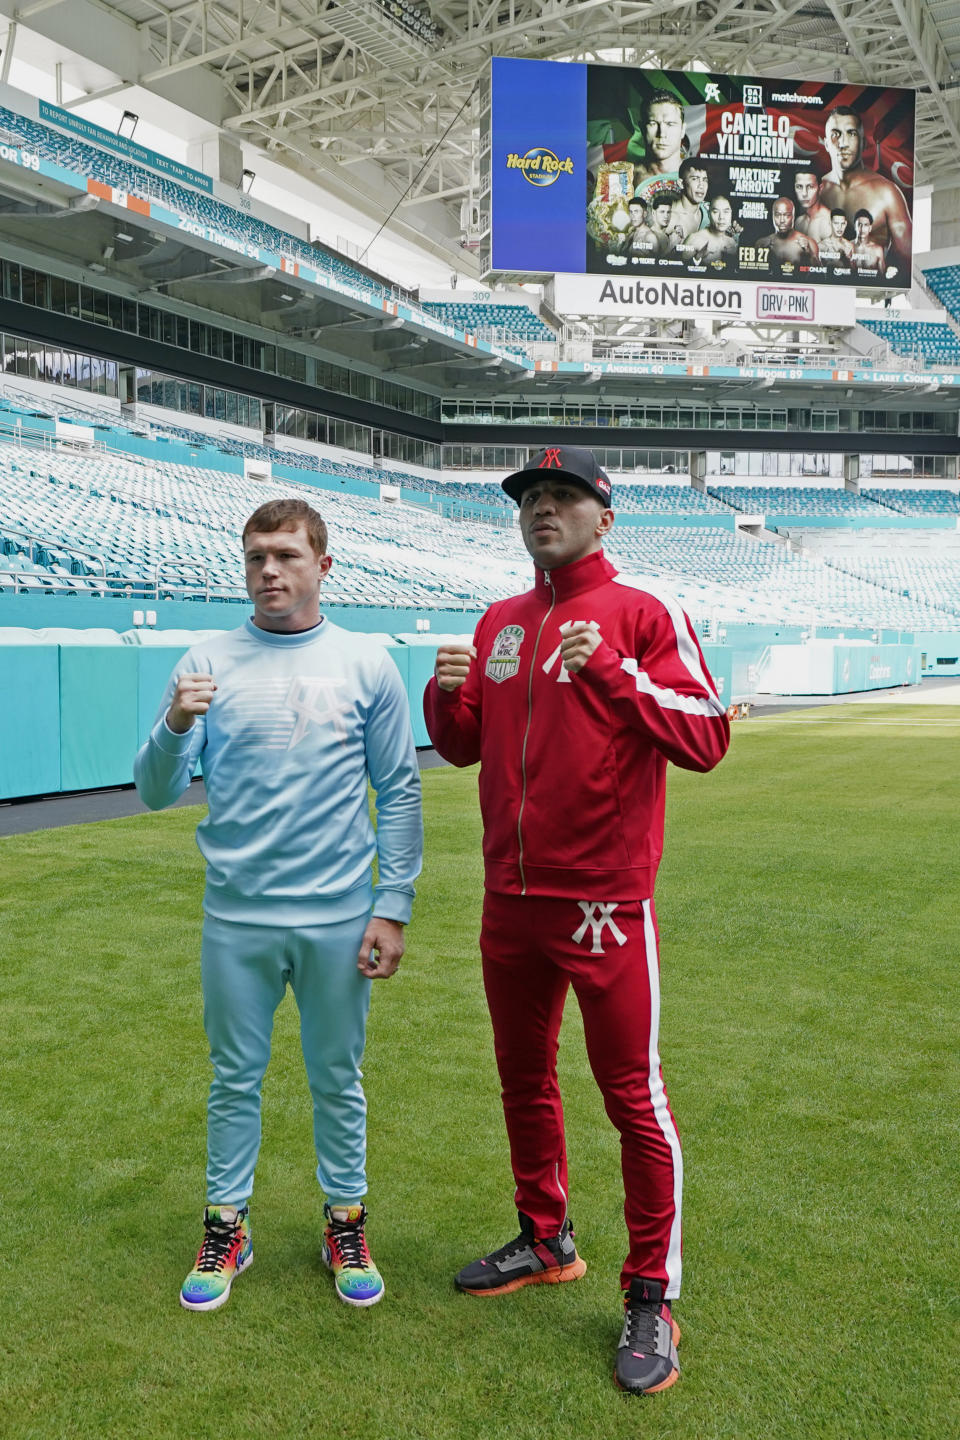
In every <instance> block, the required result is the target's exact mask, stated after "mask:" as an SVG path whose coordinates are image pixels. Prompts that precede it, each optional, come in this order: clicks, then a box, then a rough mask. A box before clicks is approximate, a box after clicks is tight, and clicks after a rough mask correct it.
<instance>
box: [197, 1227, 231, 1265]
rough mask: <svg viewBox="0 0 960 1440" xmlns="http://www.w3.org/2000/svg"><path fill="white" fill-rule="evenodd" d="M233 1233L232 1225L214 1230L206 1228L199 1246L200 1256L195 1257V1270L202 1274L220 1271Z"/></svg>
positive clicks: (225, 1260)
mask: <svg viewBox="0 0 960 1440" xmlns="http://www.w3.org/2000/svg"><path fill="white" fill-rule="evenodd" d="M235 1233H236V1232H235V1230H234V1228H233V1226H232V1225H231V1226H218V1227H217V1228H216V1229H214V1228H213V1226H208V1228H207V1233H206V1234H205V1235H204V1237H203V1244H202V1245H201V1246H200V1254H199V1255H198V1256H197V1264H196V1268H197V1269H198V1270H200V1271H203V1272H204V1273H208V1272H215V1271H217V1270H222V1269H223V1266H224V1265H225V1264H226V1263H227V1257H228V1255H229V1254H230V1250H231V1248H232V1246H233V1242H234V1236H235Z"/></svg>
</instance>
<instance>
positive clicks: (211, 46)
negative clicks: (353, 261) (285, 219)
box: [0, 0, 960, 271]
mask: <svg viewBox="0 0 960 1440" xmlns="http://www.w3.org/2000/svg"><path fill="white" fill-rule="evenodd" d="M0 14H6V15H7V16H8V17H10V19H11V20H12V21H13V22H14V23H16V24H17V25H18V26H23V27H28V28H29V29H30V30H32V31H33V32H35V33H36V34H38V35H41V36H44V37H46V38H47V39H49V40H50V41H53V42H56V43H57V44H62V45H64V46H67V47H69V48H70V50H71V51H72V52H74V53H75V54H77V55H80V56H85V57H87V58H88V59H89V61H90V62H91V65H92V66H96V74H97V79H96V80H95V81H94V82H93V84H92V85H91V87H90V88H89V90H88V92H87V93H86V95H85V96H83V97H80V98H79V99H77V100H74V101H72V102H71V104H72V105H74V106H79V105H82V104H83V103H84V100H92V99H94V98H106V97H107V96H116V97H119V98H122V97H123V95H124V93H125V92H128V91H130V90H132V89H133V87H140V88H141V89H146V90H149V91H152V92H154V93H155V94H156V95H158V96H160V97H162V98H165V99H167V100H171V101H173V102H175V103H177V104H178V105H181V106H183V107H184V108H187V109H191V110H192V111H193V112H194V113H196V114H198V115H202V116H203V118H204V119H205V120H206V121H208V122H209V123H210V124H211V125H216V126H218V127H220V128H221V129H222V130H225V131H227V132H228V133H233V134H234V135H235V136H236V137H237V138H238V139H239V140H243V141H245V142H247V143H248V144H252V145H255V146H258V147H262V148H264V149H266V150H267V151H268V152H270V153H271V154H272V155H273V156H274V157H275V158H276V159H278V160H280V161H282V162H283V163H284V164H286V165H288V166H289V167H290V168H292V169H294V170H296V171H298V172H299V173H300V174H302V175H304V176H307V177H308V178H310V179H314V180H317V181H319V182H321V183H322V184H323V185H324V186H326V187H327V188H328V189H331V190H333V191H334V192H336V193H338V194H340V195H341V196H342V197H344V198H345V199H348V200H349V201H350V202H351V203H353V204H354V205H355V206H356V207H357V209H358V210H360V211H363V212H365V213H366V214H367V215H368V216H370V217H372V218H374V219H375V220H376V221H377V222H378V223H385V222H386V221H387V220H388V219H389V220H390V223H391V226H392V228H393V229H394V230H395V231H396V232H397V233H400V234H406V235H407V236H408V237H410V238H419V239H421V240H422V239H423V238H424V236H425V235H429V237H430V241H431V244H432V246H433V247H437V246H440V247H441V248H442V249H443V251H444V252H445V253H448V254H449V257H450V261H451V264H452V265H454V266H456V267H458V268H460V269H462V270H464V271H469V270H470V268H471V258H470V249H471V247H472V245H473V241H474V238H475V237H474V235H473V233H472V227H473V225H474V221H473V218H472V217H473V216H474V215H475V213H476V211H477V210H478V209H479V208H482V203H483V196H484V186H485V180H484V176H483V174H482V169H481V156H480V145H479V143H478V136H479V124H480V115H481V104H482V96H481V92H482V88H483V86H482V81H483V77H484V75H485V74H486V69H487V62H488V61H489V59H490V58H491V57H492V56H494V55H498V56H521V57H527V58H541V59H553V60H559V59H569V60H578V61H591V62H598V63H617V64H619V63H622V64H630V65H641V66H657V67H661V68H673V69H683V68H693V69H707V68H709V69H711V70H721V71H725V72H728V73H741V74H755V75H770V76H782V77H784V78H791V77H798V76H803V77H807V78H813V79H823V80H849V81H852V82H859V83H869V84H877V83H880V84H886V85H898V86H907V87H911V88H915V89H916V90H917V91H918V92H919V94H918V112H917V113H918V126H917V163H918V172H917V180H918V182H920V183H936V182H938V181H943V180H948V179H950V178H951V177H952V178H954V179H955V178H956V176H957V167H958V156H960V5H958V4H957V0H492V3H481V0H0ZM12 43H13V44H14V45H15V44H16V35H15V33H14V36H13V37H12ZM10 49H11V37H9V36H8V42H7V43H6V44H5V46H4V50H5V54H4V57H3V70H4V71H5V70H6V69H7V66H8V63H9V53H8V52H9V50H10ZM0 78H3V79H5V78H6V75H5V74H3V73H0Z"/></svg>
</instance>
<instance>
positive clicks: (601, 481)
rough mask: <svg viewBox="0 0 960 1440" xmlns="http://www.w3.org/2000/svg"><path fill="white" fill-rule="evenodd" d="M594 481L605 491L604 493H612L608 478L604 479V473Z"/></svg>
mask: <svg viewBox="0 0 960 1440" xmlns="http://www.w3.org/2000/svg"><path fill="white" fill-rule="evenodd" d="M593 483H594V485H596V486H597V488H598V489H600V490H602V491H603V493H604V495H609V494H610V485H609V483H608V482H607V481H606V480H604V478H603V476H602V475H598V476H597V478H596V480H594V482H593Z"/></svg>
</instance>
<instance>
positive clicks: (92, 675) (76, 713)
mask: <svg viewBox="0 0 960 1440" xmlns="http://www.w3.org/2000/svg"><path fill="white" fill-rule="evenodd" d="M56 653H58V652H57V651H56V650H55V651H54V654H56ZM138 654H139V652H138V651H137V650H136V649H135V648H134V647H133V646H132V645H115V646H114V645H62V646H60V648H59V655H60V788H61V789H62V790H95V789H99V788H103V787H105V786H110V785H128V784H129V783H130V781H131V780H132V779H133V772H132V766H133V757H134V755H135V754H136V753H137V658H138Z"/></svg>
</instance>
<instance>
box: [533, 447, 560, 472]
mask: <svg viewBox="0 0 960 1440" xmlns="http://www.w3.org/2000/svg"><path fill="white" fill-rule="evenodd" d="M537 469H538V470H553V469H557V470H562V469H563V461H562V460H561V459H560V446H559V445H551V446H550V448H549V449H548V450H546V451H545V452H544V456H543V459H542V460H541V461H540V464H539V465H538V466H537Z"/></svg>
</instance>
